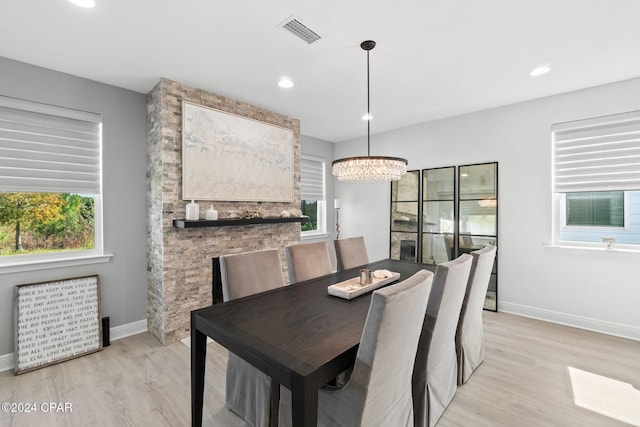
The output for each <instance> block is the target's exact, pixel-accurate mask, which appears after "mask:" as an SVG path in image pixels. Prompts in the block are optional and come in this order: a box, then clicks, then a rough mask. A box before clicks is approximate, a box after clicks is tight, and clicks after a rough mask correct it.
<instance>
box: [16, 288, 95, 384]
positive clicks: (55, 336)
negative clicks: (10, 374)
mask: <svg viewBox="0 0 640 427" xmlns="http://www.w3.org/2000/svg"><path fill="white" fill-rule="evenodd" d="M15 297H16V298H15V306H14V326H15V336H14V343H15V358H16V363H15V373H16V374H22V373H24V372H28V371H31V370H34V369H38V368H42V367H45V366H48V365H51V364H54V363H59V362H63V361H65V360H69V359H73V358H76V357H79V356H82V355H85V354H89V353H94V352H96V351H100V350H102V323H101V320H100V315H101V309H100V285H99V281H98V276H86V277H76V278H72V279H64V280H57V281H51V282H42V283H31V284H25V285H17V286H16V287H15Z"/></svg>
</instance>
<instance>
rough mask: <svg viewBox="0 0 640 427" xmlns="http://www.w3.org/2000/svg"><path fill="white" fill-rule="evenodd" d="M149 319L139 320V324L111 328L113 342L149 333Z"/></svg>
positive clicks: (132, 323) (133, 323)
mask: <svg viewBox="0 0 640 427" xmlns="http://www.w3.org/2000/svg"><path fill="white" fill-rule="evenodd" d="M147 330H148V326H147V319H142V320H138V321H137V322H131V323H127V324H126V325H120V326H115V327H113V328H109V334H110V338H111V341H116V340H119V339H121V338H126V337H130V336H131V335H136V334H141V333H143V332H147Z"/></svg>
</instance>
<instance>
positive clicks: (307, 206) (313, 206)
mask: <svg viewBox="0 0 640 427" xmlns="http://www.w3.org/2000/svg"><path fill="white" fill-rule="evenodd" d="M300 210H301V211H302V215H306V216H308V217H309V221H307V222H304V223H302V224H301V226H300V227H301V231H313V230H317V229H318V201H317V200H302V202H301V203H300Z"/></svg>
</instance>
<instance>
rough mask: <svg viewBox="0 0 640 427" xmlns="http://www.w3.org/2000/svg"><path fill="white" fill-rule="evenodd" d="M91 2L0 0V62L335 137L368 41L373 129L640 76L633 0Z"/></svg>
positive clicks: (350, 132)
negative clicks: (166, 85) (295, 21)
mask: <svg viewBox="0 0 640 427" xmlns="http://www.w3.org/2000/svg"><path fill="white" fill-rule="evenodd" d="M96 2H97V7H96V8H94V9H81V8H78V7H76V6H74V5H72V4H71V3H69V2H68V1H67V0H0V56H4V57H6V58H10V59H15V60H18V61H23V62H27V63H30V64H34V65H39V66H42V67H46V68H50V69H53V70H57V71H62V72H65V73H69V74H73V75H76V76H81V77H86V78H89V79H92V80H97V81H100V82H104V83H108V84H112V85H115V86H120V87H123V88H126V89H131V90H134V91H137V92H142V93H147V92H149V91H150V90H151V89H152V88H153V86H154V85H155V84H156V83H157V82H158V80H159V79H160V78H161V77H166V78H169V79H173V80H177V81H180V82H182V83H186V84H189V85H192V86H196V87H198V88H201V89H205V90H208V91H211V92H215V93H218V94H221V95H226V96H230V97H232V98H235V99H238V100H241V101H245V102H249V103H251V104H254V105H258V106H261V107H264V108H267V109H269V110H273V111H276V112H279V113H283V114H286V115H289V116H292V117H295V118H298V119H300V121H301V131H302V133H303V134H304V135H308V136H313V137H316V138H320V139H324V140H327V141H331V142H339V141H344V140H348V139H353V138H358V137H362V136H364V135H366V124H365V122H363V121H362V120H361V116H362V114H363V113H364V112H365V111H366V54H365V52H364V51H362V50H361V49H360V42H361V41H363V40H366V39H372V40H375V41H376V42H377V46H376V48H375V49H374V50H373V51H371V112H372V114H373V116H374V120H373V121H372V122H371V132H372V133H379V132H383V131H387V130H391V129H395V128H399V127H403V126H407V125H411V124H415V123H421V122H425V121H430V120H434V119H439V118H443V117H450V116H455V115H459V114H464V113H468V112H472V111H477V110H482V109H487V108H491V107H496V106H500V105H505V104H511V103H514V102H519V101H524V100H528V99H533V98H539V97H543V96H548V95H553V94H557V93H562V92H568V91H572V90H576V89H581V88H585V87H590V86H596V85H601V84H605V83H609V82H614V81H620V80H625V79H629V78H633V77H638V76H640V1H638V0H440V1H433V0H400V1H393V2H392V1H382V0H368V1H365V0H340V1H338V0H328V1H327V0H317V1H313V2H311V1H306V0H270V1H267V0H226V1H221V0H96ZM292 14H295V15H296V16H298V17H299V19H300V20H301V21H302V22H304V23H305V24H306V25H307V26H308V27H310V28H311V29H313V30H314V31H316V32H317V33H318V34H320V35H321V36H322V38H321V39H320V40H319V41H317V42H315V43H313V44H311V45H308V44H306V43H305V42H303V41H301V40H299V39H298V38H296V37H295V36H293V35H292V34H291V33H289V32H288V31H286V30H284V29H282V28H280V27H279V24H280V23H282V21H284V20H285V19H286V18H287V17H289V16H290V15H292ZM546 63H548V64H551V66H552V67H553V68H552V71H551V73H549V74H547V75H545V76H542V77H538V78H532V77H530V76H529V71H530V70H531V69H532V68H533V67H534V66H537V65H540V64H546ZM281 76H289V77H290V78H291V79H292V80H293V81H294V82H295V87H293V88H292V89H287V90H283V89H281V88H279V87H278V86H277V84H276V83H277V81H278V79H279V78H280V77H281ZM0 78H2V76H0Z"/></svg>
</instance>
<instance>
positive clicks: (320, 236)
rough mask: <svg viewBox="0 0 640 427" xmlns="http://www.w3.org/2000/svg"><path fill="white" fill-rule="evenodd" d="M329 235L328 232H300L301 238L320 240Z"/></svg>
mask: <svg viewBox="0 0 640 427" xmlns="http://www.w3.org/2000/svg"><path fill="white" fill-rule="evenodd" d="M327 237H329V234H328V233H300V240H318V239H326V238H327Z"/></svg>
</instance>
